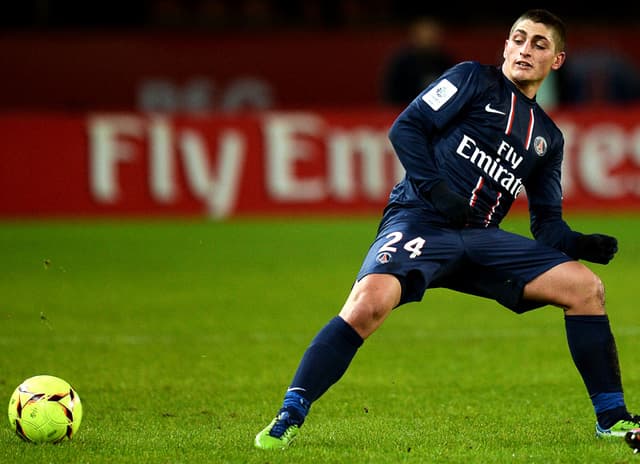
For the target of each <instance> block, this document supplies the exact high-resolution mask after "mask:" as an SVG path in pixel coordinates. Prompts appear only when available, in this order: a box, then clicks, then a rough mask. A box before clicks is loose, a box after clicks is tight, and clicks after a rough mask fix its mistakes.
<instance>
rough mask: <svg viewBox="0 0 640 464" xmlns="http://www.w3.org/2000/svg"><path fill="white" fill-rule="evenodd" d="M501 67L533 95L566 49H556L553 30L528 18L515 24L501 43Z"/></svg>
mask: <svg viewBox="0 0 640 464" xmlns="http://www.w3.org/2000/svg"><path fill="white" fill-rule="evenodd" d="M503 57H504V60H505V61H504V63H503V65H502V71H503V73H504V74H505V76H507V78H508V79H509V80H511V81H512V82H513V83H515V84H516V86H518V88H520V90H522V92H523V93H524V94H525V95H527V96H529V97H533V96H534V95H535V94H536V92H537V90H538V87H540V85H541V84H542V81H543V80H544V79H545V78H546V77H547V75H549V73H550V72H551V70H552V69H553V70H555V69H558V68H560V66H562V63H563V62H564V58H565V53H564V52H556V50H555V42H554V40H553V33H552V30H551V29H549V28H548V27H547V26H545V25H544V24H541V23H534V22H533V21H531V20H529V19H525V20H523V21H520V22H519V23H518V24H516V25H515V27H514V28H513V31H512V32H511V34H510V35H509V38H508V39H507V40H506V41H505V45H504V52H503Z"/></svg>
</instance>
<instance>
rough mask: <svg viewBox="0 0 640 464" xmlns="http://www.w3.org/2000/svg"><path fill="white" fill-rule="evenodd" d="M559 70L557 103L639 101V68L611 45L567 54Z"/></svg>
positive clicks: (613, 103)
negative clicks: (564, 63)
mask: <svg viewBox="0 0 640 464" xmlns="http://www.w3.org/2000/svg"><path fill="white" fill-rule="evenodd" d="M570 56H571V57H570V59H569V60H567V63H566V66H564V67H563V68H561V70H559V71H560V72H559V73H558V83H557V84H558V85H557V93H558V104H561V105H572V106H573V105H582V104H591V105H608V104H612V105H624V104H629V103H637V102H640V70H639V69H638V66H637V64H636V63H634V62H633V61H631V60H630V59H628V58H627V57H626V56H625V55H623V54H622V53H620V52H617V51H616V50H613V49H612V48H611V47H607V48H585V49H582V50H578V51H576V52H574V53H572V54H571V55H570Z"/></svg>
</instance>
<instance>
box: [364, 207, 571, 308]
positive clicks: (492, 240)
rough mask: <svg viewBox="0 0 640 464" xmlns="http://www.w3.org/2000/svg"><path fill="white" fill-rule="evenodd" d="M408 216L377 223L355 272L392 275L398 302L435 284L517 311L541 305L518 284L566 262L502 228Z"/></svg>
mask: <svg viewBox="0 0 640 464" xmlns="http://www.w3.org/2000/svg"><path fill="white" fill-rule="evenodd" d="M411 216H412V215H411V214H406V213H405V214H401V215H399V217H400V219H392V220H385V221H383V222H382V223H381V225H380V228H379V230H378V235H377V236H376V239H375V241H374V242H373V244H372V245H371V247H370V248H369V251H368V253H367V256H366V258H365V259H364V262H363V263H362V267H361V268H360V271H359V272H358V277H357V280H360V279H361V278H362V277H364V276H366V275H367V274H393V275H395V276H396V277H398V279H399V280H400V283H401V286H402V296H401V299H400V303H399V304H398V306H400V305H402V304H404V303H408V302H410V301H420V300H422V297H423V296H424V293H425V291H426V290H427V289H428V288H439V287H441V288H448V289H451V290H456V291H459V292H463V293H468V294H472V295H477V296H481V297H485V298H490V299H493V300H495V301H497V302H498V303H500V304H501V305H503V306H505V307H507V308H509V309H510V310H512V311H514V312H516V313H523V312H525V311H529V310H531V309H535V308H539V307H541V306H544V305H546V303H544V302H540V301H527V300H524V299H523V298H522V293H523V289H524V286H525V285H526V284H527V283H528V282H530V281H531V280H533V279H534V278H535V277H537V276H538V275H540V274H542V273H544V272H545V271H547V270H549V269H551V268H552V267H554V266H556V265H558V264H561V263H564V262H567V261H572V258H570V257H569V256H567V255H566V254H565V253H563V252H561V251H559V250H557V249H555V248H552V247H549V246H546V245H544V244H541V243H539V242H537V241H536V240H533V239H531V238H528V237H525V236H522V235H517V234H514V233H511V232H507V231H505V230H502V229H498V228H488V229H480V228H473V229H462V230H453V229H443V228H440V227H437V226H433V225H430V224H427V223H424V222H422V221H416V220H411Z"/></svg>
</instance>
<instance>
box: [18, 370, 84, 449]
mask: <svg viewBox="0 0 640 464" xmlns="http://www.w3.org/2000/svg"><path fill="white" fill-rule="evenodd" d="M81 421H82V403H81V402H80V397H79V396H78V394H77V393H76V391H75V390H74V389H73V388H72V387H71V385H69V383H67V382H66V381H65V380H62V379H61V378H59V377H54V376H52V375H36V376H35V377H30V378H28V379H26V380H25V381H24V382H22V383H21V384H20V385H18V387H17V388H16V389H15V391H14V392H13V394H12V395H11V399H10V400H9V423H10V424H11V428H12V429H13V430H14V431H15V432H16V434H17V435H18V436H19V437H20V438H22V439H23V440H25V441H28V442H32V443H59V442H61V441H62V440H64V439H65V438H68V439H69V440H70V439H71V438H72V437H73V436H74V435H75V433H76V432H77V431H78V428H79V427H80V422H81Z"/></svg>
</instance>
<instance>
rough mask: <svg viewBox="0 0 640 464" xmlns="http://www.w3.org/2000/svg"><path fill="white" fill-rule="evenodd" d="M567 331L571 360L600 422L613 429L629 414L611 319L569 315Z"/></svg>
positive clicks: (566, 319)
mask: <svg viewBox="0 0 640 464" xmlns="http://www.w3.org/2000/svg"><path fill="white" fill-rule="evenodd" d="M565 328H566V331H567V342H568V343H569V351H570V352H571V357H572V358H573V362H574V363H575V365H576V367H577V368H578V372H579V373H580V375H581V376H582V380H583V381H584V384H585V386H586V387H587V391H588V392H589V396H590V398H591V402H592V404H593V408H594V411H595V413H596V416H597V418H598V423H599V424H600V425H601V426H602V427H604V428H609V427H610V426H611V425H613V424H615V423H616V422H617V421H618V420H620V419H624V418H626V417H627V415H628V413H627V409H626V406H625V402H624V394H623V391H622V379H621V375H620V365H619V363H618V351H617V349H616V343H615V339H614V338H613V334H612V333H611V327H610V325H609V318H608V317H607V316H606V315H603V316H565Z"/></svg>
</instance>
